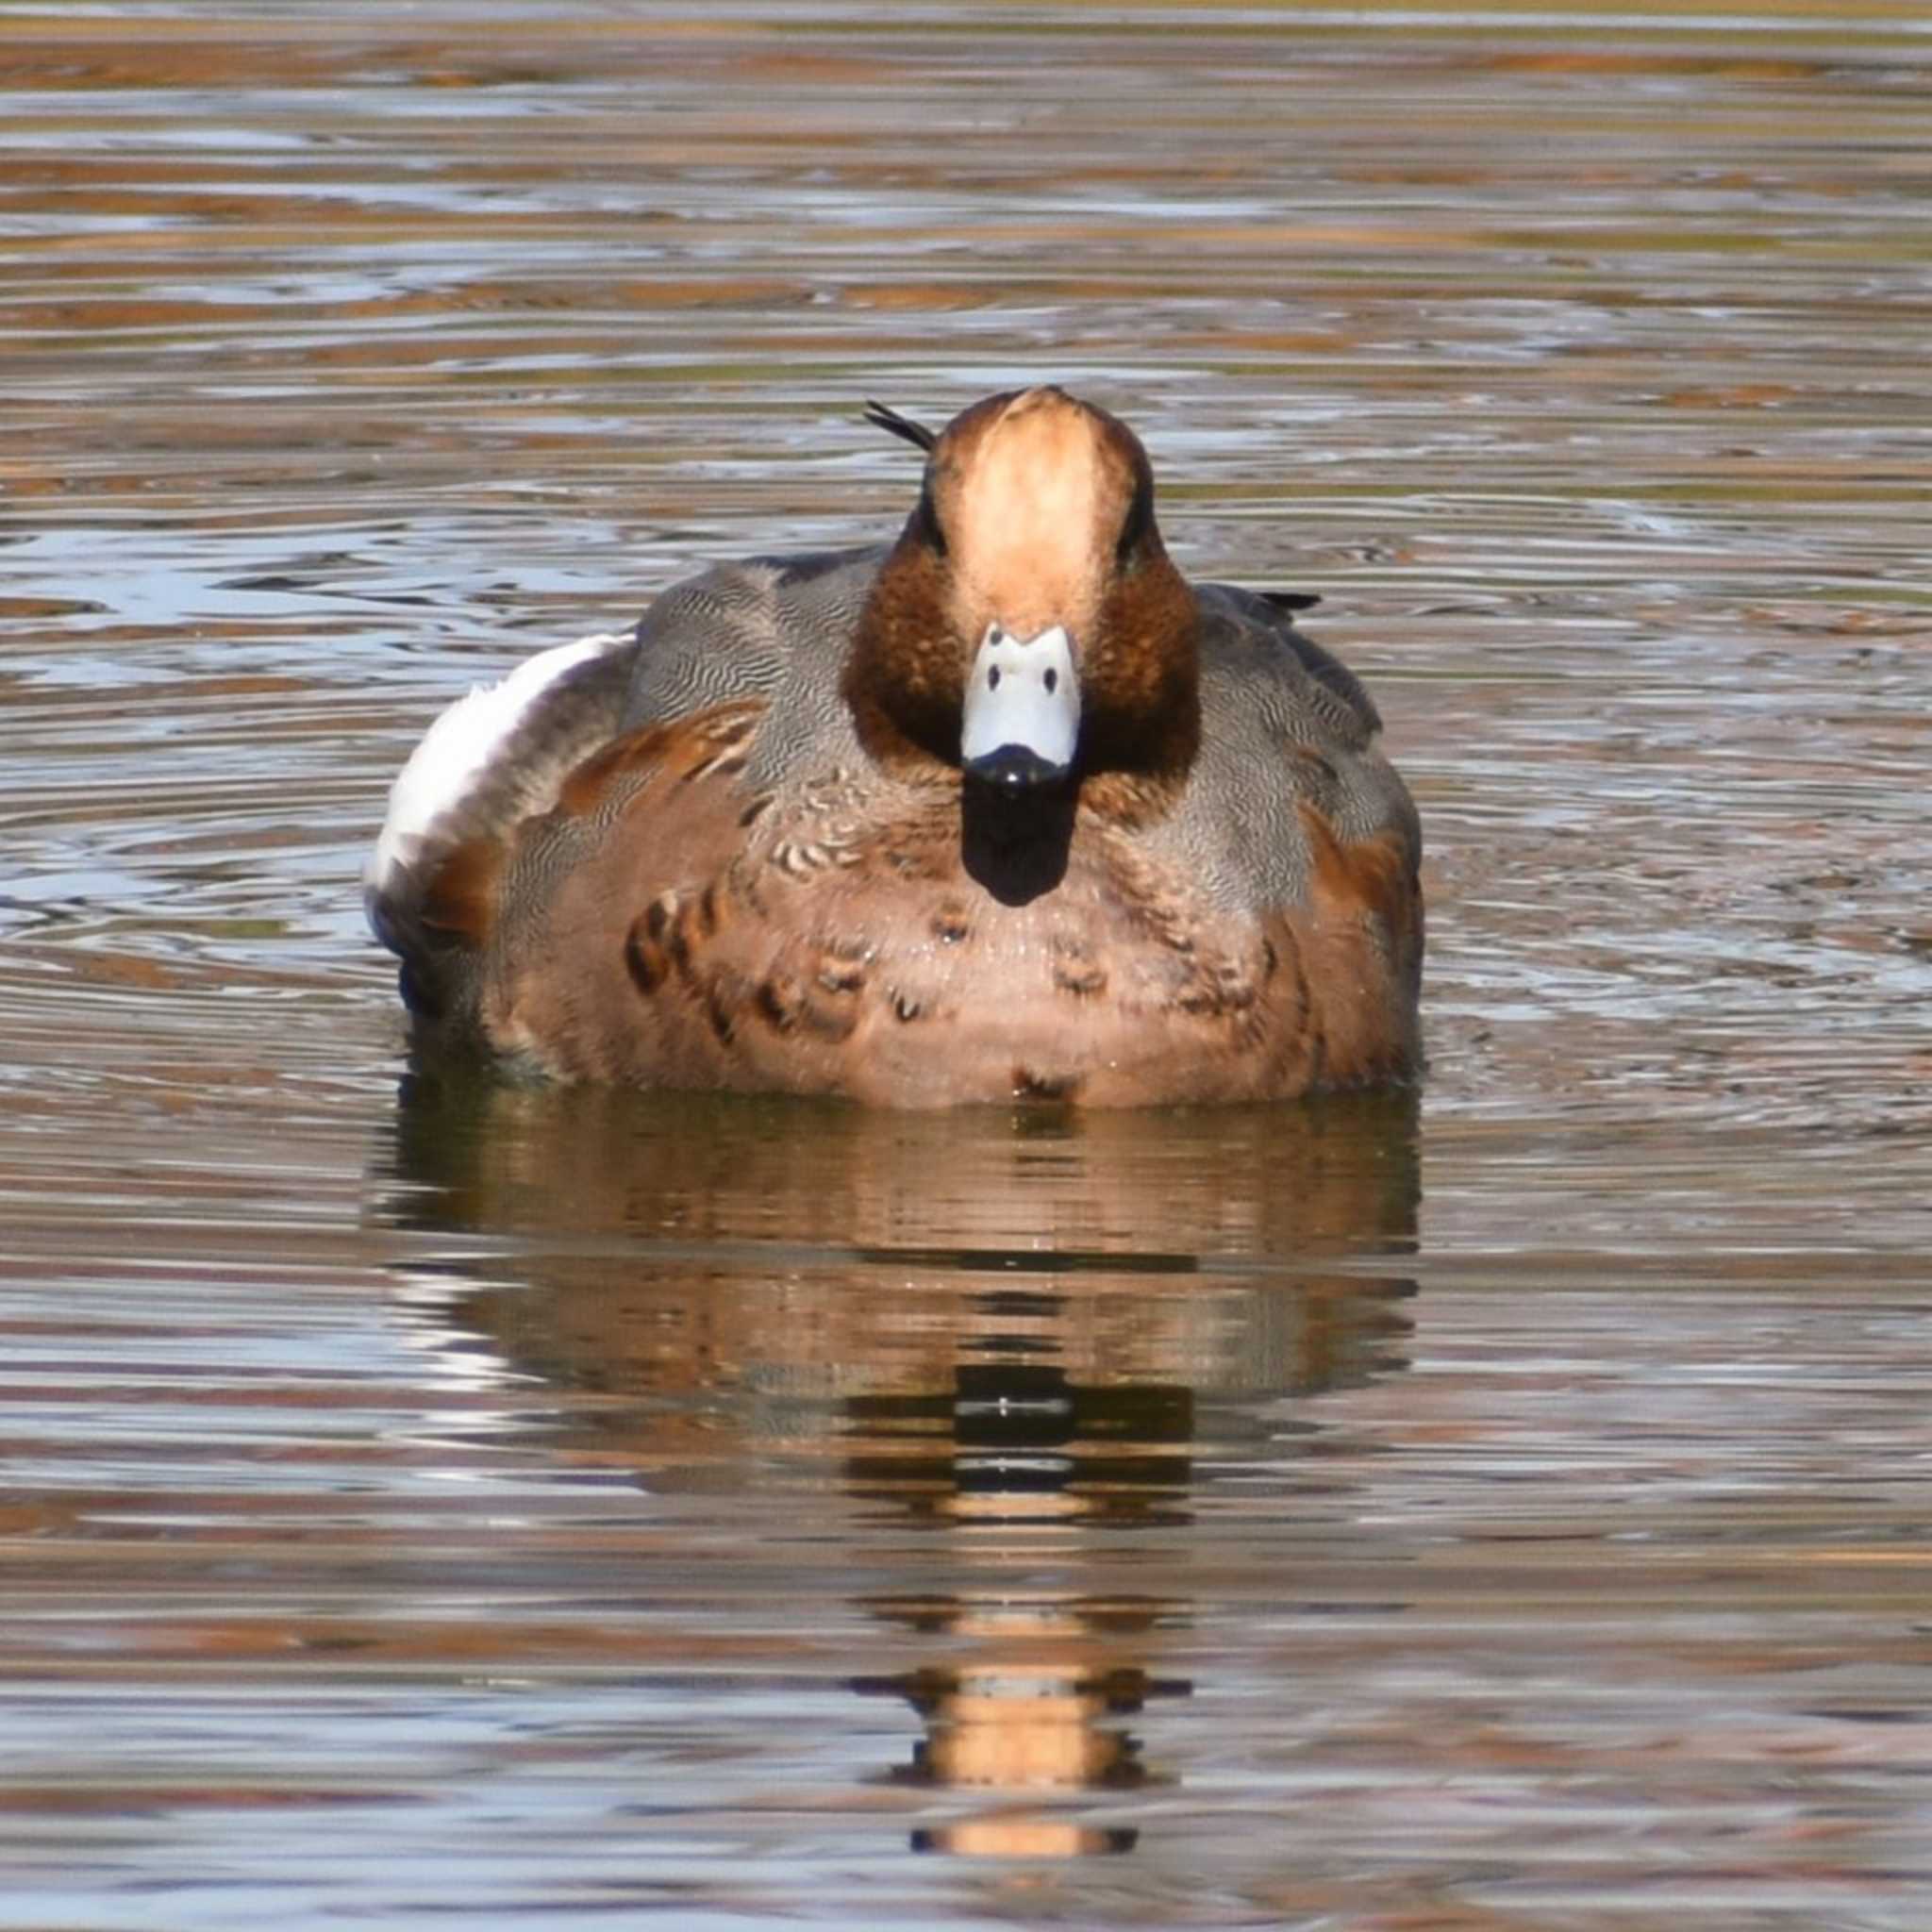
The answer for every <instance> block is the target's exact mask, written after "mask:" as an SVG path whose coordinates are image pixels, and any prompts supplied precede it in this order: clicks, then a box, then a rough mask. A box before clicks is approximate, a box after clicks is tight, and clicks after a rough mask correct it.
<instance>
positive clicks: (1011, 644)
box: [959, 625, 1080, 791]
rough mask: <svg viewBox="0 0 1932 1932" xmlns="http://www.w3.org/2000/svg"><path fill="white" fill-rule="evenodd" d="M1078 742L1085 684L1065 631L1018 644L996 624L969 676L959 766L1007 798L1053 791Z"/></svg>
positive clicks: (1046, 632) (1056, 630)
mask: <svg viewBox="0 0 1932 1932" xmlns="http://www.w3.org/2000/svg"><path fill="white" fill-rule="evenodd" d="M1079 738H1080V680H1079V676H1078V675H1077V674H1076V672H1075V670H1074V646H1073V641H1072V640H1071V639H1070V638H1069V637H1068V636H1067V633H1066V631H1065V630H1064V629H1063V628H1062V627H1061V626H1060V625H1054V626H1053V627H1052V628H1051V629H1050V630H1043V631H1041V633H1040V634H1039V635H1038V636H1037V637H1031V638H1016V637H1012V636H1010V635H1008V633H1007V632H1006V631H1004V630H1002V629H1001V628H1000V627H999V625H993V626H992V627H991V629H990V630H988V632H987V634H986V637H985V638H984V640H983V641H981V643H980V646H979V649H978V650H977V651H976V652H975V653H974V658H973V668H972V670H971V671H970V672H969V673H968V674H967V678H966V705H965V711H964V716H963V719H962V721H961V725H960V732H959V761H960V763H961V764H963V765H964V766H965V768H966V770H967V771H968V772H970V773H971V774H973V776H974V777H975V778H979V779H982V780H984V781H985V782H986V783H988V784H991V785H998V786H1001V787H1004V788H1005V789H1007V790H1008V791H1024V790H1025V789H1027V788H1029V787H1032V786H1036V785H1054V784H1058V783H1059V781H1060V780H1061V779H1063V778H1065V777H1066V776H1067V774H1069V773H1070V772H1072V770H1073V769H1074V746H1075V745H1076V744H1077V743H1078V742H1079Z"/></svg>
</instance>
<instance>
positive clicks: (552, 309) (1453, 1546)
mask: <svg viewBox="0 0 1932 1932" xmlns="http://www.w3.org/2000/svg"><path fill="white" fill-rule="evenodd" d="M1924 13H1925V9H1924V6H1923V4H1921V0H1856V4H1843V5H1836V6H1830V7H1825V6H1812V5H1807V4H1806V0H1760V4H1732V0H1711V4H1709V5H1706V6H1701V7H1699V8H1695V9H1687V8H1677V7H1667V6H1663V5H1661V4H1649V0H1633V4H1630V5H1626V6H1622V7H1618V8H1609V7H1604V6H1595V5H1579V4H1571V0H1493V4H1490V5H1486V6H1485V7H1483V8H1475V9H1472V8H1455V9H1446V8H1430V7H1428V6H1414V5H1408V4H1403V5H1392V4H1391V5H1387V6H1385V5H1381V4H1377V0H1369V4H1365V5H1361V6H1355V7H1350V8H1321V7H1313V6H1299V5H1282V6H1277V7H1267V8H1220V7H1200V6H1179V5H1169V4H1165V0H1158V4H1157V0H1150V4H1146V5H1141V4H1132V5H1128V6H1126V7H1124V8H1111V9H1105V10H1102V9H1095V8H1088V7H1081V6H1073V5H1051V4H1048V5H1040V6H1034V5H1031V4H1027V5H1016V6H1002V7H999V8H980V9H948V8H944V7H937V6H912V7H893V8H884V7H877V6H871V5H856V6H849V7H844V8H837V7H835V8H831V9H829V10H828V9H825V8H816V9H805V8H797V7H794V6H791V5H788V4H785V0H729V4H726V5H724V6H721V7H712V8H708V9H701V10H690V9H687V10H682V11H681V10H679V9H678V8H675V7H671V6H656V5H652V6H630V5H610V6H600V7H597V8H590V7H566V6H548V5H545V6H537V5H516V4H512V5H503V6H494V7H491V8H479V7H476V6H475V5H473V4H468V0H419V4H416V5H412V6H411V7H409V8H406V9H394V10H391V11H388V12H385V11H382V10H380V9H374V8H353V7H351V8H340V7H339V8H313V7H307V6H289V5H283V4H278V0H228V4H224V5H221V6H215V5H212V4H202V0H181V4H179V5H171V6H170V7H169V8H166V9H162V10H158V9H155V8H140V9H133V8H115V7H113V6H108V7H102V8H90V9H83V10H75V9H74V8H51V7H50V8H38V9H37V8H32V7H28V6H22V5H18V4H14V5H0V405H4V408H0V419H4V434H0V708H4V724H5V729H4V730H0V1454H4V1456H5V1457H6V1462H7V1471H8V1483H7V1487H6V1489H5V1491H4V1493H0V1746H4V1749H0V1923H4V1924H8V1925H12V1926H19V1927H21V1928H22V1932H26V1928H29V1927H31V1928H43V1927H46V1926H50V1925H56V1924H58V1925H62V1926H81V1925H85V1926H87V1927H88V1928H89V1932H179V1928H181V1927H184V1926H192V1927H193V1928H194V1932H226V1928H231V1927H232V1928H235V1932H258V1928H259V1927H261V1926H262V1925H265V1924H275V1925H277V1926H284V1927H289V1928H293V1932H306V1928H308V1927H311V1926H323V1925H331V1926H332V1925H336V1924H343V1923H349V1922H358V1923H366V1924H396V1923H400V1922H402V1921H404V1920H406V1919H414V1918H418V1917H422V1916H424V1915H425V1914H428V1913H432V1912H433V1913H436V1914H438V1915H440V1916H441V1917H443V1918H454V1919H458V1920H460V1921H461V1923H463V1924H465V1925H470V1926H475V1927H477V1928H479V1932H499V1928H500V1932H526V1928H530V1927H544V1928H547V1927H550V1926H553V1925H556V1924H558V1923H561V1922H566V1921H567V1920H569V1919H570V1918H573V1917H575V1915H577V1914H579V1913H590V1912H596V1913H598V1914H600V1915H601V1916H603V1917H606V1918H608V1917H610V1916H613V1915H614V1916H615V1917H616V1918H617V1919H618V1920H619V1921H620V1922H621V1923H628V1922H629V1921H631V1920H633V1919H636V1920H642V1919H643V1918H645V1917H647V1916H648V1917H649V1918H651V1919H652V1920H654V1921H658V1920H662V1919H664V1918H667V1917H668V1918H669V1919H670V1921H671V1922H672V1923H675V1924H691V1925H694V1926H705V1927H709V1926H718V1927H724V1926H727V1925H741V1924H747V1923H772V1922H774V1921H775V1920H778V1919H784V1920H786V1921H787V1922H790V1921H791V1920H794V1919H806V1920H817V1921H821V1922H829V1923H834V1924H849V1923H854V1922H858V1923H865V1924H879V1925H894V1926H903V1925H915V1924H916V1925H921V1926H931V1925H938V1926H949V1925H956V1924H957V1925H961V1926H965V1925H985V1924H1038V1923H1067V1924H1083V1925H1085V1924H1108V1925H1149V1926H1172V1925H1183V1924H1202V1925H1230V1924H1285V1925H1291V1926H1295V1927H1303V1926H1308V1927H1312V1926H1315V1925H1322V1926H1324V1927H1325V1926H1329V1925H1335V1926H1346V1927H1349V1928H1351V1932H1396V1928H1401V1932H1419V1928H1422V1927H1428V1928H1430V1932H1506V1928H1507V1932H1524V1927H1532V1926H1533V1927H1535V1928H1537V1932H1544V1928H1551V1932H1554V1928H1557V1927H1563V1928H1565V1932H1569V1928H1587V1932H1638V1928H1641V1932H1650V1928H1652V1927H1656V1926H1658V1925H1673V1926H1674V1925H1678V1924H1683V1925H1695V1926H1698V1927H1710V1928H1718V1932H1733V1928H1737V1932H1816V1928H1818V1927H1821V1926H1829V1927H1830V1928H1832V1932H1922V1928H1923V1927H1924V1925H1925V1924H1927V1923H1932V1867H1928V1863H1927V1855H1926V1847H1927V1845H1928V1844H1932V1811H1928V1807H1927V1803H1926V1795H1925V1794H1926V1791H1927V1789H1928V1785H1927V1777H1928V1771H1932V1723H1928V1721H1927V1709H1928V1703H1927V1697H1926V1685H1927V1682H1928V1675H1927V1673H1928V1671H1932V1616H1928V1613H1927V1605H1928V1604H1932V1529H1928V1525H1932V1435H1928V1430H1927V1424H1926V1420H1925V1419H1926V1416H1927V1413H1928V1410H1932V1350H1928V1348H1927V1306H1928V1301H1932V1286H1928V1269H1927V1266H1926V1261H1925V1250H1926V1241H1927V1232H1928V1226H1932V1222H1928V1217H1927V1213H1926V1208H1925V1203H1926V1201H1927V1200H1928V1199H1932V1088H1928V1084H1927V1079H1928V1074H1932V1049H1928V1042H1927V1032H1926V1025H1925V1015H1926V1012H1927V1010H1928V1006H1927V1002H1928V997H1932V926H1928V922H1927V915H1926V909H1925V908H1926V906H1927V904H1928V899H1932V840H1928V838H1927V836H1926V809H1925V804H1924V790H1925V787H1924V771H1925V768H1926V765H1927V762H1928V758H1927V753H1928V745H1932V723H1928V719H1932V707H1928V704H1927V678H1926V675H1925V667H1926V664H1927V662H1928V658H1927V644H1928V640H1932V590H1928V586H1927V581H1926V559H1925V543H1924V533H1925V521H1926V520H1925V502H1926V486H1927V483H1928V481H1932V431H1928V427H1927V423H1926V410H1925V407H1924V388H1925V385H1924V381H1923V380H1922V379H1921V377H1920V375H1919V370H1918V362H1919V360H1920V359H1922V356H1921V351H1920V349H1919V345H1920V344H1921V343H1923V342H1924V341H1926V340H1927V339H1928V336H1932V259H1928V255H1927V251H1926V245H1925V238H1926V225H1925V214H1926V206H1927V191H1928V186H1932V143H1928V139H1927V134H1926V129H1927V126H1928V125H1932V121H1928V115H1927V106H1928V98H1932V39H1928V36H1927V34H1926V31H1925V18H1924ZM1041 377H1051V378H1057V379H1060V380H1063V381H1065V382H1067V383H1069V384H1070V385H1072V386H1074V387H1075V388H1077V389H1081V390H1084V391H1088V392H1091V394H1093V395H1094V396H1095V397H1096V399H1098V400H1100V401H1102V402H1104V403H1106V404H1107V405H1108V406H1109V407H1111V408H1115V409H1117V410H1118V411H1119V412H1120V413H1122V414H1123V415H1124V416H1125V417H1126V418H1127V419H1128V420H1129V421H1131V422H1133V423H1134V424H1135V425H1136V426H1137V428H1139V429H1140V430H1141V433H1142V434H1143V435H1144V437H1145V439H1146V441H1147V442H1148V444H1149V446H1150V448H1151V449H1152V451H1153V453H1154V457H1155V460H1156V462H1157V465H1158V470H1159V474H1160V477H1161V488H1162V491H1163V525H1164V527H1165V528H1166V530H1167V533H1168V536H1169V539H1170V541H1171V543H1172V545H1173V546H1174V550H1175V553H1176V555H1177V557H1178V558H1180V559H1181V560H1182V561H1183V562H1184V564H1185V565H1186V567H1187V568H1189V569H1190V570H1191V571H1192V572H1194V573H1196V574H1198V575H1206V576H1219V577H1230V578H1234V579H1236V580H1245V581H1249V582H1254V583H1261V584H1274V585H1291V586H1294V587H1296V588H1301V589H1307V590H1313V591H1320V592H1321V593H1322V595H1323V598H1324V603H1323V605H1322V607H1321V608H1320V609H1319V610H1318V611H1316V612H1315V613H1314V618H1313V620H1312V623H1313V627H1314V628H1315V630H1316V632H1317V634H1318V635H1319V636H1320V637H1321V638H1322V640H1323V641H1324V642H1325V643H1328V644H1330V645H1332V646H1334V647H1335V648H1337V649H1338V650H1340V651H1341V653H1342V655H1343V656H1344V657H1345V658H1347V659H1348V660H1349V661H1350V662H1351V663H1352V664H1353V665H1355V666H1356V667H1357V668H1358V669H1359V670H1360V671H1361V672H1362V673H1363V674H1364V675H1365V676H1366V677H1367V678H1368V680H1369V681H1370V683H1371V684H1372V686H1373V687H1374V691H1375V694H1376V697H1377V700H1378V702H1379V704H1380V706H1381V708H1382V710H1383V712H1384V714H1385V716H1386V717H1387V719H1388V721H1389V739H1390V748H1391V754H1392V756H1393V757H1394V758H1395V759H1396V761H1397V762H1398V764H1399V765H1400V766H1401V768H1402V769H1403V771H1404V772H1405V774H1407V776H1408V777H1409V779H1410V780H1411V782H1412V785H1413V787H1414V789H1415V791H1416V793H1417V796H1418V799H1419V802H1420V805H1421V808H1422V811H1423V815H1424V822H1425V825H1426V828H1427V837H1428V847H1429V855H1428V874H1427V879H1426V885H1427V890H1428V893H1429V902H1430V908H1431V952H1430V959H1429V970H1428V982H1427V987H1426V991H1425V1003H1424V1004H1425V1024H1426V1029H1427V1043H1428V1050H1429V1055H1430V1074H1429V1078H1428V1081H1427V1083H1426V1086H1425V1087H1424V1091H1423V1092H1422V1093H1421V1094H1420V1096H1417V1097H1415V1098H1414V1099H1412V1100H1410V1101H1407V1102H1394V1103H1386V1104H1376V1103H1367V1102H1365V1103H1360V1104H1359V1105H1354V1106H1340V1107H1335V1106H1324V1107H1323V1108H1315V1109H1308V1110H1301V1109H1288V1110H1284V1111H1280V1112H1275V1113H1272V1114H1257V1115H1249V1114H1234V1115H1227V1116H1214V1117H1208V1116H1202V1117H1198V1118H1197V1117H1193V1116H1177V1117H1171V1118H1165V1119H1162V1120H1159V1121H1147V1122H1111V1121H1098V1122H1091V1123H1088V1122H1080V1121H1069V1120H1055V1119H1051V1118H1032V1117H1028V1118H1021V1119H1013V1118H1008V1117H1005V1116H997V1115H995V1116H985V1117H973V1118H966V1119H961V1120H958V1121H950V1122H923V1123H897V1122H891V1123H888V1122H878V1121H868V1120H865V1119H864V1118H862V1117H856V1116H853V1115H850V1114H847V1113H842V1112H839V1111H837V1110H813V1109H795V1108H794V1109H785V1108H762V1107H758V1106H750V1107H740V1108H716V1107H708V1106H705V1105H702V1104H699V1103H695V1102H676V1103H671V1102H664V1103H653V1102H647V1101H634V1100H633V1101H623V1100H615V1099H609V1098H587V1097H583V1096H577V1097H571V1098H564V1097H559V1096H546V1095H542V1094H535V1093H529V1092H519V1091H478V1090H475V1089H469V1088H465V1087H463V1086H461V1085H460V1084H454V1085H453V1084H449V1083H447V1082H441V1081H438V1080H437V1079H435V1078H432V1077H430V1076H429V1074H428V1073H427V1070H424V1071H421V1072H417V1073H411V1072H410V1070H408V1068H407V1066H406V1064H405V1060H404V1046H403V1035H402V1031H401V1027H400V1024H399V1016H398V1012H397V1008H396V1006H395V1002H394V999H393V995H392V990H391V975H390V972H389V966H388V962H387V961H386V960H385V959H384V958H382V957H381V956H380V955H379V954H378V952H377V950H376V949H375V946H374V944H373V942H371V941H369V939H368V938H367V936H366V934H365V933H364V932H363V930H362V925H361V919H360V913H359V908H358V903H357V891H356V878H357V873H358V866H359V864H360V860H361V856H362V852H363V850H364V848H365V845H366V842H367V841H368V839H369V837H370V835H371V833H372V831H373V829H374V826H375V823H376V822H377V820H378V819H379V818H380V815H381V806H382V797H383V791H384V788H385V786H386V784H387V782H388V779H389V777H390V775H391V773H392V772H393V771H394V769H395V767H396V765H397V764H398V763H399V762H400V760H401V758H402V757H403V756H404V754H405V752H406V750H407V748H408V744H409V742H410V741H412V739H413V738H414V737H415V735H416V734H417V733H418V732H419V731H420V730H421V729H422V727H423V724H424V723H425V720H426V719H427V718H428V717H429V716H430V715H431V714H432V713H433V711H434V710H435V709H436V708H437V707H438V706H440V705H441V704H442V703H444V702H446V701H447V700H448V699H449V698H450V697H452V696H454V695H455V694H456V693H458V691H461V690H462V689H464V688H465V687H466V686H467V685H469V684H470V683H472V682H474V681H476V680H478V679H480V678H483V677H485V676H494V675H498V674H500V673H501V672H502V671H503V670H504V669H505V668H506V667H507V666H508V664H510V663H511V662H513V661H514V660H515V659H516V658H518V657H519V656H520V655H521V654H523V653H524V652H525V651H527V650H529V649H532V648H534V647H536V646H538V645H541V644H546V643H551V642H555V641H559V640H561V639H564V638H568V637H570V636H574V635H577V634H580V633H582V632H584V631H588V630H592V629H601V628H606V627H608V626H609V625H612V624H615V623H621V622H625V621H627V620H628V618H629V616H630V615H631V614H632V613H633V612H634V611H635V610H636V608H638V607H639V606H640V605H641V603H642V602H643V601H644V599H645V598H646V597H647V596H649V595H650V594H651V593H652V592H654V591H656V590H658V589H659V588H661V587H662V586H663V585H665V584H666V583H668V582H670V581H672V580H673V579H674V578H675V577H676V576H679V575H684V574H686V573H688V572H690V571H691V570H692V569H694V568H696V567H698V566H700V565H702V564H703V563H705V562H706V561H708V559H710V558H716V557H720V556H736V555H740V554H743V553H745V552H747V551H752V550H768V549H771V548H774V547H779V546H787V545H795V546H798V547H811V546H814V545H820V544H831V543H843V542H853V541H861V540H862V539H865V538H868V537H871V536H874V535H876V534H878V533H879V532H880V531H881V530H883V529H887V528H890V527H891V525H893V524H894V523H895V522H896V520H897V519H898V518H899V517H900V516H901V515H903V513H904V510H905V508H906V497H907V491H908V488H909V487H910V480H911V477H910V471H909V469H908V461H909V454H908V452H906V451H905V450H904V449H903V448H901V447H899V446H898V445H896V444H893V443H891V441H888V440H886V439H883V438H881V437H879V436H877V435H876V434H875V433H874V432H872V431H870V430H868V429H866V428H865V426H864V425H863V424H862V423H861V422H860V421H859V419H858V411H859V408H860V406H861V404H862V401H863V399H864V398H865V397H866V396H868V395H874V394H877V395H883V396H884V397H886V398H887V399H888V400H890V401H891V402H893V403H896V404H898V405H900V406H901V407H904V408H908V410H911V411H913V412H915V413H918V414H922V415H924V416H928V417H933V418H942V417H944V416H945V415H947V414H950V413H951V411H952V410H953V409H954V408H958V407H959V406H960V405H961V404H963V403H964V402H966V401H968V400H970V399H971V398H972V397H973V396H974V395H976V394H979V393H982V392H984V391H987V390H989V389H991V388H994V387H998V386H1004V385H1006V384H1008V383H1010V382H1014V381H1018V380H1022V379H1029V378H1041ZM914 1847H918V1848H922V1849H924V1850H925V1851H927V1852H929V1853H930V1854H932V1856H927V1857H914V1856H911V1851H912V1848H914ZM1089 1852H1091V1853H1104V1854H1111V1856H1095V1857H1084V1856H1075V1855H1076V1854H1084V1853H1089Z"/></svg>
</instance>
